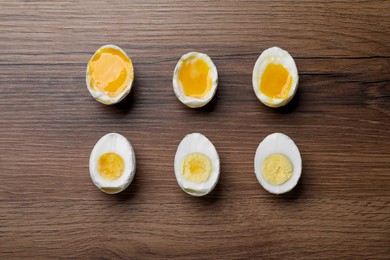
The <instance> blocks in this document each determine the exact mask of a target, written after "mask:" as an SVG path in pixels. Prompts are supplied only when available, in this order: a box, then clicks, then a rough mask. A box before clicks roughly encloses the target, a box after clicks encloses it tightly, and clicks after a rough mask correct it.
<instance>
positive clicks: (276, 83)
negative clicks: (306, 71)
mask: <svg viewBox="0 0 390 260" xmlns="http://www.w3.org/2000/svg"><path fill="white" fill-rule="evenodd" d="M291 84H292V77H291V75H290V73H289V72H288V70H287V69H286V68H285V67H284V66H283V65H282V64H274V63H270V64H268V65H267V67H266V68H265V70H264V72H263V75H262V76H261V81H260V92H262V93H263V94H264V95H266V96H268V97H270V98H278V99H279V98H286V97H287V96H288V93H289V92H290V89H291Z"/></svg>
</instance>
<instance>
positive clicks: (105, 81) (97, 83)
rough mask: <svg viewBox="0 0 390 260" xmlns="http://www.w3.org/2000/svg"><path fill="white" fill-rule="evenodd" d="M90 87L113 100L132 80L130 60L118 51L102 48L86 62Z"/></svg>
mask: <svg viewBox="0 0 390 260" xmlns="http://www.w3.org/2000/svg"><path fill="white" fill-rule="evenodd" d="M88 68H89V76H90V79H91V80H90V86H91V87H92V88H95V89H98V90H100V91H101V92H103V93H105V94H106V95H107V96H109V97H111V98H114V97H117V96H119V95H120V94H121V93H122V92H123V91H124V90H125V89H126V87H127V86H128V85H129V83H130V82H131V81H132V80H133V79H134V75H133V65H132V63H131V60H130V59H129V58H128V57H127V56H126V55H125V54H124V53H123V52H121V51H120V50H117V49H114V48H103V49H101V50H100V51H99V52H98V53H96V54H95V55H94V56H93V57H92V59H91V60H90V61H89V62H88Z"/></svg>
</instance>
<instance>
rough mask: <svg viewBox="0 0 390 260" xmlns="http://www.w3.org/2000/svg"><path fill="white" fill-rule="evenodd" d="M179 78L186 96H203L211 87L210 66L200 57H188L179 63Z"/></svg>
mask: <svg viewBox="0 0 390 260" xmlns="http://www.w3.org/2000/svg"><path fill="white" fill-rule="evenodd" d="M179 80H180V82H181V85H182V87H183V90H184V94H185V95H186V96H188V97H193V98H203V97H204V96H206V95H207V93H209V91H210V89H211V85H212V78H211V68H210V66H209V65H208V64H207V62H206V61H205V60H203V59H201V58H197V57H191V58H188V59H186V60H184V61H183V63H182V65H181V69H180V71H179Z"/></svg>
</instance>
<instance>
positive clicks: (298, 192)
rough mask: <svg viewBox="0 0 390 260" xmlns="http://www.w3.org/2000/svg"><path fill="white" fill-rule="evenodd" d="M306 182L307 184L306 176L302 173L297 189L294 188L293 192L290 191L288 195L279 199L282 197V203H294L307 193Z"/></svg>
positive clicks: (283, 195) (282, 195)
mask: <svg viewBox="0 0 390 260" xmlns="http://www.w3.org/2000/svg"><path fill="white" fill-rule="evenodd" d="M304 182H305V176H304V173H303V171H302V175H301V178H300V179H299V181H298V183H297V185H296V186H295V188H293V189H292V190H291V191H289V192H287V193H284V194H280V195H279V196H278V197H280V198H281V199H282V201H284V202H292V201H296V200H298V199H299V198H300V197H302V196H303V194H304V193H305V183H304Z"/></svg>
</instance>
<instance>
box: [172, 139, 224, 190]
mask: <svg viewBox="0 0 390 260" xmlns="http://www.w3.org/2000/svg"><path fill="white" fill-rule="evenodd" d="M191 153H202V154H204V155H206V156H207V157H209V159H210V161H211V163H212V171H211V175H210V178H209V179H208V180H207V181H206V182H204V183H193V182H190V181H187V180H185V179H184V177H183V175H182V162H183V159H184V158H185V157H186V156H187V155H188V154H191ZM174 170H175V176H176V180H177V183H178V184H179V186H180V188H181V189H182V190H183V191H184V192H186V193H188V194H190V195H193V196H197V197H199V196H204V195H206V194H208V193H210V192H211V191H212V190H213V189H214V188H215V186H216V185H217V183H218V180H219V175H220V161H219V156H218V152H217V150H216V148H215V146H214V145H213V143H212V142H211V141H210V140H209V139H208V138H207V137H206V136H204V135H202V134H200V133H192V134H188V135H186V136H185V137H184V138H183V140H182V141H181V142H180V144H179V146H178V148H177V150H176V155H175V161H174Z"/></svg>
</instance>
